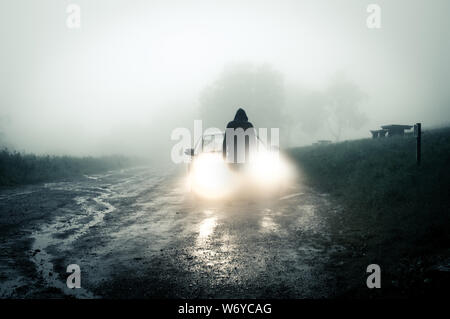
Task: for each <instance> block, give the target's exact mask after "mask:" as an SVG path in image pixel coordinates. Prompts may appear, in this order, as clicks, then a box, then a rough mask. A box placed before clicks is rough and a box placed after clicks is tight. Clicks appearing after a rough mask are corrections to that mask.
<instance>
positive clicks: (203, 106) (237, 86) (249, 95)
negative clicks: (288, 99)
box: [200, 63, 284, 135]
mask: <svg viewBox="0 0 450 319" xmlns="http://www.w3.org/2000/svg"><path fill="white" fill-rule="evenodd" d="M283 106H284V90H283V77H282V75H281V73H280V72H278V71H276V70H274V69H273V68H272V67H271V66H269V65H267V64H263V65H255V64H251V63H238V64H232V65H228V66H227V67H225V68H224V70H223V72H222V73H221V74H220V75H219V77H218V78H217V80H216V81H215V82H214V83H212V84H211V85H209V86H208V87H206V88H205V89H204V90H203V92H202V94H201V96H200V114H201V116H202V119H203V121H204V125H206V127H211V126H213V127H217V128H220V129H224V128H225V126H226V124H227V123H228V121H231V120H232V119H233V118H234V115H235V113H236V110H237V109H238V108H239V107H242V108H243V109H244V110H245V111H246V112H247V115H248V117H249V121H251V122H252V123H253V125H254V126H255V127H266V128H272V127H278V128H282V126H283V115H282V109H283ZM282 131H283V130H282V129H280V135H281V134H282Z"/></svg>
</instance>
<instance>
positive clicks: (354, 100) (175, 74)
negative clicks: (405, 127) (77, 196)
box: [0, 0, 450, 160]
mask: <svg viewBox="0 0 450 319" xmlns="http://www.w3.org/2000/svg"><path fill="white" fill-rule="evenodd" d="M373 2H374V1H361V0H347V1H334V0H328V1H324V0H319V1H318V0H311V1H305V0H304V1H300V0H297V1H296V0H293V1H261V0H259V1H230V0H228V1H169V0H165V1H136V0H135V1H125V0H121V1H118V0H95V1H92V0H84V1H82V0H73V1H70V2H69V1H58V0H53V1H49V0H40V1H32V0H28V1H23V0H14V1H12V0H11V1H2V2H1V4H0V39H1V50H0V86H1V90H0V133H1V135H0V144H2V145H5V146H7V147H8V148H12V149H17V150H20V151H26V152H35V153H38V154H43V153H48V154H69V155H107V154H117V153H120V154H128V155H137V156H148V157H151V158H158V159H163V160H169V159H170V148H171V147H172V145H174V144H175V143H176V141H172V140H171V139H170V133H171V131H172V130H173V129H175V128H176V127H187V128H190V129H193V121H194V119H204V120H205V123H206V124H205V125H209V123H210V124H211V125H214V126H219V128H224V127H225V125H226V124H227V122H228V121H230V120H232V118H233V116H234V113H235V111H236V109H237V108H238V107H242V108H244V109H246V111H247V113H248V116H249V119H250V121H252V122H253V124H254V125H255V126H257V127H259V126H264V127H280V136H281V138H282V141H281V142H282V145H285V146H294V145H307V144H311V143H312V142H314V141H316V140H318V139H328V140H345V139H355V138H365V137H369V136H370V133H369V129H374V128H378V127H379V126H380V125H382V124H393V123H396V124H413V123H416V122H422V123H423V126H424V128H426V127H431V126H438V125H445V124H448V122H449V119H450V91H449V90H448V83H449V82H450V66H449V63H448V57H449V56H450V21H449V20H448V12H450V2H449V1H447V0H433V1H425V0H420V1H412V0H408V1H406V0H404V1H403V0H395V1H393V0H389V1H381V0H379V1H376V3H377V4H379V5H380V7H381V10H382V11H381V29H369V28H368V27H367V26H366V19H367V17H368V16H369V13H367V12H366V8H367V6H368V4H370V3H373ZM69 3H76V4H78V5H79V6H80V8H81V28H79V29H70V28H68V27H67V26H66V20H67V17H68V14H67V13H66V7H67V5H68V4H69ZM342 101H344V102H342ZM339 103H341V104H339ZM333 105H334V106H333ZM340 126H342V127H341V128H339V127H340ZM338 130H339V131H340V133H339V134H338V133H337V131H338Z"/></svg>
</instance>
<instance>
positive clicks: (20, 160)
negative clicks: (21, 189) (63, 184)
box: [0, 149, 133, 187]
mask: <svg viewBox="0 0 450 319" xmlns="http://www.w3.org/2000/svg"><path fill="white" fill-rule="evenodd" d="M132 163H133V160H131V159H128V158H126V157H123V156H106V157H98V158H94V157H70V156H37V155H33V154H24V153H20V152H14V151H9V150H7V149H3V150H0V187H5V186H6V187H7V186H16V185H23V184H33V183H39V182H46V181H54V180H61V179H66V178H73V177H77V176H82V175H84V174H94V173H100V172H104V171H109V170H114V169H120V168H124V167H127V166H130V165H131V164H132Z"/></svg>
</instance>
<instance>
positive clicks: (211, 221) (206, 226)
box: [198, 217, 217, 238]
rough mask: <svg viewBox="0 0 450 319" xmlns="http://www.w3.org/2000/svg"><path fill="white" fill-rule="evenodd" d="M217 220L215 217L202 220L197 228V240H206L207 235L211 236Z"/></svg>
mask: <svg viewBox="0 0 450 319" xmlns="http://www.w3.org/2000/svg"><path fill="white" fill-rule="evenodd" d="M216 220H217V218H216V217H210V218H206V219H204V220H203V221H202V222H201V224H200V228H199V234H198V237H199V238H207V237H208V236H209V235H211V234H212V233H213V231H214V228H215V227H216V225H217V221H216Z"/></svg>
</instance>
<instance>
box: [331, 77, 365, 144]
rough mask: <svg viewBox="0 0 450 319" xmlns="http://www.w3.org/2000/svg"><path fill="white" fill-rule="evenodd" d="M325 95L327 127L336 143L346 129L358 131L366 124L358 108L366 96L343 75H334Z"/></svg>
mask: <svg viewBox="0 0 450 319" xmlns="http://www.w3.org/2000/svg"><path fill="white" fill-rule="evenodd" d="M325 94H326V97H327V103H326V107H325V111H326V118H327V125H328V129H329V130H330V133H331V134H332V135H333V136H334V138H335V140H336V141H339V140H340V138H341V136H342V133H343V132H344V131H345V130H346V129H359V128H361V127H362V126H363V125H364V124H365V123H366V121H367V117H366V116H365V115H364V113H363V112H362V111H361V110H360V109H359V107H360V105H361V103H362V102H363V101H364V100H365V99H366V97H367V95H366V94H365V93H364V92H363V91H362V90H361V89H360V88H359V87H358V86H357V85H356V84H355V83H354V82H353V81H351V80H350V79H349V78H348V77H347V76H346V75H345V74H344V73H342V72H339V73H337V74H336V75H335V77H334V78H333V79H332V82H331V85H330V86H329V87H328V88H327V90H326V92H325Z"/></svg>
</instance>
